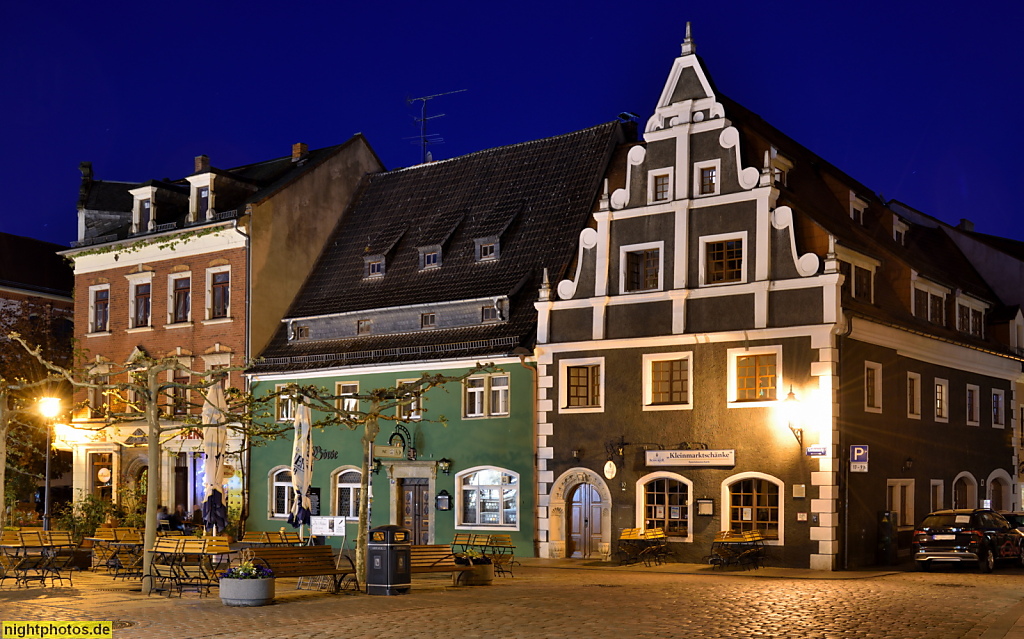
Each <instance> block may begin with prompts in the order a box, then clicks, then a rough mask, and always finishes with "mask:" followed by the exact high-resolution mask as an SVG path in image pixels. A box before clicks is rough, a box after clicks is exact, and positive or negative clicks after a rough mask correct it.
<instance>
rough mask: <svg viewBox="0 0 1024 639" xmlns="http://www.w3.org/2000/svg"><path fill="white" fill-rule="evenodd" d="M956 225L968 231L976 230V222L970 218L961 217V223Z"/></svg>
mask: <svg viewBox="0 0 1024 639" xmlns="http://www.w3.org/2000/svg"><path fill="white" fill-rule="evenodd" d="M956 227H957V228H958V229H960V230H961V231H967V232H968V233H971V232H973V231H974V222H972V221H970V220H968V219H967V218H965V217H962V218H960V223H959V224H957V225H956Z"/></svg>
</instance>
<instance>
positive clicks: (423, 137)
mask: <svg viewBox="0 0 1024 639" xmlns="http://www.w3.org/2000/svg"><path fill="white" fill-rule="evenodd" d="M468 90H469V89H459V90H458V91H448V92H447V93H435V94H434V95H427V96H424V97H422V98H408V99H406V103H408V104H412V103H413V102H419V103H420V117H418V118H415V120H416V121H417V122H419V125H420V134H419V137H418V139H419V141H420V142H419V143H420V162H422V163H426V162H427V158H428V157H429V153H428V152H427V146H428V145H430V144H442V143H443V142H444V139H443V138H442V137H440V136H439V135H437V134H436V133H431V134H430V135H428V134H427V120H433V119H435V118H443V117H444V115H445V114H444V113H438V114H437V115H431V116H428V115H427V101H428V100H433V99H434V98H439V97H441V96H443V95H452V94H453V93H462V92H464V91H468Z"/></svg>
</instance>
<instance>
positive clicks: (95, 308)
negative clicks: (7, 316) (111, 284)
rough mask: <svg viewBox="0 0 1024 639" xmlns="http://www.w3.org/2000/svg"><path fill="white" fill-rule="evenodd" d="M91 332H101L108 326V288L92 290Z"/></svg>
mask: <svg viewBox="0 0 1024 639" xmlns="http://www.w3.org/2000/svg"><path fill="white" fill-rule="evenodd" d="M92 313H93V321H92V331H90V332H92V333H103V332H105V331H107V330H108V329H109V326H110V289H109V288H98V289H96V290H94V291H93V292H92Z"/></svg>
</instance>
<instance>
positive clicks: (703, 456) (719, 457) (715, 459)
mask: <svg viewBox="0 0 1024 639" xmlns="http://www.w3.org/2000/svg"><path fill="white" fill-rule="evenodd" d="M644 456H645V457H646V459H647V465H648V466H735V465H736V451H735V450H648V451H644Z"/></svg>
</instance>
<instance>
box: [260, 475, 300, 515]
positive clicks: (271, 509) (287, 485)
mask: <svg viewBox="0 0 1024 639" xmlns="http://www.w3.org/2000/svg"><path fill="white" fill-rule="evenodd" d="M281 471H287V472H288V473H289V474H290V473H291V472H292V468H291V466H274V467H273V468H271V469H270V471H269V472H268V473H267V488H268V490H267V519H288V515H289V514H290V509H291V506H292V502H293V501H295V489H294V488H293V487H292V480H291V477H289V478H288V481H287V482H284V481H278V480H277V476H278V474H279V473H281ZM278 487H281V488H283V489H284V491H285V501H284V507H285V511H284V512H283V513H282V512H277V510H276V506H277V489H278Z"/></svg>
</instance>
